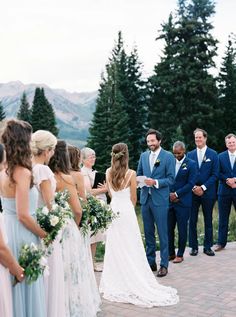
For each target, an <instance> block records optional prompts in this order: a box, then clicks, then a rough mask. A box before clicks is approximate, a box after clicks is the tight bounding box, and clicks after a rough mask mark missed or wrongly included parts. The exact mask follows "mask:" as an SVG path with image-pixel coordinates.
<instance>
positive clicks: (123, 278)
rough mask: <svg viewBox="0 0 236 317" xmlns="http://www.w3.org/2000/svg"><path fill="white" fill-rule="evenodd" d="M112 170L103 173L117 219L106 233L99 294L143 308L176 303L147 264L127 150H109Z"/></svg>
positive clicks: (120, 146)
mask: <svg viewBox="0 0 236 317" xmlns="http://www.w3.org/2000/svg"><path fill="white" fill-rule="evenodd" d="M111 155H112V159H111V167H110V168H109V169H108V170H107V172H106V178H107V184H108V189H109V194H110V196H111V208H112V209H113V211H114V212H115V213H118V217H117V218H116V219H115V220H114V221H113V223H112V224H111V226H110V227H109V229H108V232H107V242H106V252H105V258H104V269H103V273H102V277H101V284H100V291H101V292H102V293H103V297H104V298H105V299H107V300H110V301H115V302H122V303H131V304H134V305H138V306H142V307H153V306H167V305H174V304H176V303H178V301H179V297H178V295H177V291H176V290H175V289H174V288H171V287H165V286H162V285H160V284H159V283H158V282H157V280H156V278H155V276H154V275H153V273H152V271H151V269H150V266H149V264H148V262H147V259H146V255H145V251H144V247H143V242H142V238H141V234H140V230H139V226H138V222H137V218H136V214H135V209H134V206H135V204H136V200H137V197H136V187H137V183H136V173H135V171H133V170H131V169H129V168H128V160H129V154H128V147H127V145H126V144H124V143H118V144H115V145H114V146H113V147H112V153H111Z"/></svg>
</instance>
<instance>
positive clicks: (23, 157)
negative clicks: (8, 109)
mask: <svg viewBox="0 0 236 317" xmlns="http://www.w3.org/2000/svg"><path fill="white" fill-rule="evenodd" d="M31 134H32V126H31V125H30V124H29V123H28V122H26V121H22V120H15V119H11V120H8V121H6V126H5V128H4V130H3V133H2V137H1V138H2V143H3V144H4V146H5V150H6V161H7V169H6V173H7V175H8V176H9V178H10V181H11V182H12V183H13V184H14V183H15V180H14V178H13V174H14V170H15V168H16V166H22V167H25V168H27V169H28V170H30V171H31V173H32V162H31V149H30V140H31ZM32 184H33V182H32V181H31V186H32Z"/></svg>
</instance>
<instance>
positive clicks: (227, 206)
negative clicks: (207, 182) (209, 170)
mask: <svg viewBox="0 0 236 317" xmlns="http://www.w3.org/2000/svg"><path fill="white" fill-rule="evenodd" d="M219 166H220V173H219V187H218V207H219V228H218V244H219V245H221V246H222V247H225V246H226V243H227V235H228V225H229V215H230V210H231V205H232V203H233V205H234V208H235V209H236V188H231V187H230V186H228V185H227V184H226V179H227V178H233V177H236V163H234V166H233V169H232V167H231V164H230V158H229V153H228V151H225V152H222V153H220V154H219Z"/></svg>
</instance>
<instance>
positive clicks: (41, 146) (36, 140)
mask: <svg viewBox="0 0 236 317" xmlns="http://www.w3.org/2000/svg"><path fill="white" fill-rule="evenodd" d="M56 144H57V138H56V137H55V136H54V135H53V134H52V133H51V132H49V131H46V130H38V131H36V132H34V133H33V135H32V138H31V144H30V145H31V150H32V153H33V155H35V156H38V155H41V154H42V153H43V151H45V150H53V149H55V146H56Z"/></svg>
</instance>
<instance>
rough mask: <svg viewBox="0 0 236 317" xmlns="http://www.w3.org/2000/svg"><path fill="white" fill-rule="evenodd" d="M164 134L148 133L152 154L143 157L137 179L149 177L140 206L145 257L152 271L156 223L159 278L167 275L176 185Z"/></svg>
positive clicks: (143, 188) (151, 130) (172, 162)
mask: <svg viewBox="0 0 236 317" xmlns="http://www.w3.org/2000/svg"><path fill="white" fill-rule="evenodd" d="M161 140H162V135H161V133H160V132H159V131H156V130H154V129H150V130H149V131H148V132H147V134H146V142H147V145H148V147H149V149H150V151H146V152H144V153H142V154H141V157H140V160H139V164H138V170H137V176H146V177H147V178H146V179H145V180H144V183H145V186H143V187H142V189H141V196H140V203H141V205H142V217H143V223H144V233H145V240H146V254H147V259H148V262H149V265H150V267H151V269H152V270H153V271H156V270H157V265H156V239H155V224H156V226H157V231H158V235H159V240H160V255H161V263H160V269H159V271H158V273H157V276H158V277H163V276H166V274H167V273H168V262H169V253H168V228H167V216H168V208H169V186H170V185H172V184H173V183H174V177H175V159H174V156H173V155H172V154H171V153H170V152H167V151H165V150H163V149H162V148H161V146H160V145H161Z"/></svg>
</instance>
